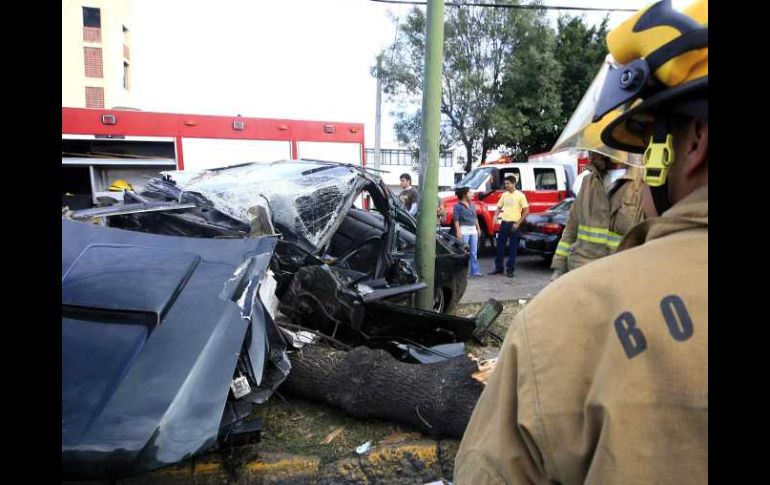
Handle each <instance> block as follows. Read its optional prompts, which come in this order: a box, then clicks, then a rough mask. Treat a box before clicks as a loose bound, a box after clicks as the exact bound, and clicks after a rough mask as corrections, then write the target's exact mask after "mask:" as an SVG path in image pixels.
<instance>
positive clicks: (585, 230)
mask: <svg viewBox="0 0 770 485" xmlns="http://www.w3.org/2000/svg"><path fill="white" fill-rule="evenodd" d="M586 169H587V170H590V171H591V173H590V174H589V175H588V176H586V177H585V178H584V179H583V184H582V188H581V189H580V192H579V193H578V196H577V198H576V199H575V202H574V203H573V204H572V208H571V209H570V215H569V219H568V220H567V225H566V226H565V228H564V232H563V233H562V236H561V240H560V241H559V244H558V245H557V246H556V254H554V257H553V261H552V262H551V269H554V270H558V271H561V272H562V273H566V272H567V271H572V270H574V269H577V268H579V267H580V266H582V265H584V264H586V263H588V262H590V261H593V260H595V259H599V258H602V257H604V256H607V255H609V254H612V253H614V252H615V250H616V249H617V247H618V244H620V240H621V239H622V238H623V236H624V235H625V234H626V233H627V232H628V231H629V230H630V229H631V228H632V227H634V226H635V225H636V224H637V223H638V222H640V221H641V220H642V219H644V213H643V211H642V187H643V186H644V185H643V184H644V182H643V180H642V176H641V175H642V174H641V170H639V169H636V168H633V167H632V168H629V169H628V171H627V172H626V174H625V175H624V176H623V177H621V178H620V180H618V181H617V182H616V183H615V185H614V187H613V188H612V190H611V191H610V192H609V194H608V193H607V192H606V191H605V189H604V184H603V183H602V176H603V172H601V171H599V170H598V168H597V167H596V165H594V164H593V163H592V164H589V165H588V166H587V167H586Z"/></svg>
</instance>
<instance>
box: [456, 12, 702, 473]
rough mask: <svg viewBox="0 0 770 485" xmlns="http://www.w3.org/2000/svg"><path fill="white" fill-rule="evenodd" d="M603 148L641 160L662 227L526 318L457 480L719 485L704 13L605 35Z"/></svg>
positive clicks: (558, 287)
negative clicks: (714, 458)
mask: <svg viewBox="0 0 770 485" xmlns="http://www.w3.org/2000/svg"><path fill="white" fill-rule="evenodd" d="M607 44H608V47H609V51H610V53H611V54H612V56H613V58H614V62H615V63H616V64H617V65H616V66H615V65H613V66H612V68H611V69H609V70H608V72H607V75H606V77H604V78H603V80H602V83H601V86H602V87H601V89H599V90H598V92H599V93H600V96H598V97H597V98H596V105H595V108H594V109H593V112H594V119H595V120H597V121H598V120H600V119H601V118H603V117H604V116H606V115H607V114H608V113H610V112H612V111H613V110H616V111H618V113H619V116H617V117H614V118H613V119H612V120H611V121H610V122H609V123H608V124H607V126H606V128H604V130H603V131H602V135H601V139H602V141H603V142H604V143H605V144H606V145H608V146H610V147H613V148H617V149H620V150H625V151H629V152H632V153H644V156H643V159H644V169H643V170H644V180H645V182H646V183H647V185H648V186H649V190H650V191H651V194H650V195H651V198H652V200H653V201H654V204H655V212H657V213H658V214H660V216H658V217H650V218H648V219H646V220H645V221H643V222H641V223H640V224H638V225H637V226H635V227H634V228H633V229H632V230H631V231H630V232H629V233H628V234H627V235H626V236H625V238H624V239H623V241H622V242H621V244H620V247H619V248H618V250H617V252H616V253H615V254H613V255H611V256H607V257H605V258H601V259H599V260H597V261H594V262H592V263H591V264H589V265H586V266H584V267H582V268H579V269H577V270H575V271H571V272H569V273H567V274H566V275H564V276H562V277H561V278H559V279H558V280H556V281H555V282H554V283H552V284H550V285H549V286H547V287H546V288H545V289H544V290H543V291H542V292H541V293H540V294H539V295H538V296H537V297H536V298H534V299H533V300H532V301H531V302H530V303H529V304H528V305H527V307H526V308H525V309H523V310H522V311H521V312H520V313H519V314H518V315H517V316H516V318H515V319H514V321H513V322H512V324H511V326H510V327H509V329H508V333H507V334H506V337H505V341H504V343H503V345H502V349H501V354H500V357H499V359H498V361H497V365H496V367H495V370H494V372H493V373H492V376H491V377H490V379H489V381H488V383H487V385H486V388H485V389H484V391H483V393H482V395H481V398H480V399H479V402H478V403H477V405H476V408H475V409H474V411H473V414H472V416H471V419H470V422H469V424H468V427H467V429H466V431H465V435H464V437H463V440H462V442H461V444H460V449H459V451H458V453H457V457H456V460H455V468H454V479H455V480H454V481H455V482H456V483H458V484H461V485H462V484H481V483H484V484H487V483H589V484H599V483H623V484H632V483H633V484H642V483H644V484H646V483H655V484H668V483H671V484H674V483H676V484H689V483H693V484H701V483H708V378H707V377H708V349H707V346H708V313H707V300H708V258H707V252H708V3H707V1H706V0H698V1H697V2H695V3H693V4H691V5H690V6H688V7H687V8H686V9H685V10H684V11H682V12H677V11H675V10H673V9H672V7H671V4H670V1H669V0H666V1H662V2H658V3H655V4H653V5H651V6H649V7H647V8H645V9H643V10H641V11H640V12H638V13H637V14H636V15H634V16H633V17H631V18H630V19H629V20H627V21H626V22H624V23H623V24H621V25H619V26H618V27H617V28H615V29H613V30H612V31H611V32H610V34H609V35H608V37H607Z"/></svg>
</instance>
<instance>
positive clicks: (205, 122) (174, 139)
mask: <svg viewBox="0 0 770 485" xmlns="http://www.w3.org/2000/svg"><path fill="white" fill-rule="evenodd" d="M299 158H305V159H316V160H328V161H336V162H344V163H352V164H357V165H366V152H365V149H364V125H363V124H362V123H348V122H331V121H300V120H285V119H267V118H246V117H242V116H240V115H238V116H210V115H191V114H179V113H152V112H144V111H137V110H128V109H111V110H102V109H82V108H62V205H69V206H70V208H72V209H76V208H85V207H90V206H91V205H92V204H94V203H96V202H97V198H98V197H100V196H105V195H113V196H114V195H115V194H114V193H110V192H109V191H108V188H109V186H110V185H111V184H112V183H113V182H115V181H116V180H123V181H126V182H128V183H129V184H131V185H132V186H134V188H140V187H141V186H142V185H143V184H144V183H145V182H146V181H147V180H148V179H149V178H151V177H156V176H158V174H159V173H160V172H161V171H165V170H204V169H210V168H217V167H225V166H229V165H236V164H239V163H247V162H261V161H265V162H270V161H275V160H285V159H299ZM65 202H66V204H65Z"/></svg>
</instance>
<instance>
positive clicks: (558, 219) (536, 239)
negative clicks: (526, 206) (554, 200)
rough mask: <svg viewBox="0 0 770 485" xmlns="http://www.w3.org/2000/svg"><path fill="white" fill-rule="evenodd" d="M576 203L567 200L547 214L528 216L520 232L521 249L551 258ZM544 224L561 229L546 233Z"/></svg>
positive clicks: (571, 199) (570, 199) (572, 200)
mask: <svg viewBox="0 0 770 485" xmlns="http://www.w3.org/2000/svg"><path fill="white" fill-rule="evenodd" d="M574 201H575V199H574V198H569V199H565V200H563V201H562V202H559V203H558V204H556V205H555V206H553V207H551V208H550V209H548V210H547V211H545V212H541V213H540V214H529V215H527V218H526V219H525V220H524V223H523V224H522V226H521V230H520V236H519V248H520V249H521V250H523V251H524V252H527V253H532V254H538V255H540V256H543V257H544V258H551V257H552V256H553V255H554V253H555V252H556V246H557V245H558V244H559V240H560V239H561V235H562V232H564V227H565V226H566V225H567V220H568V219H569V214H570V209H571V207H572V203H573V202H574ZM543 224H551V225H553V224H556V225H558V226H560V228H559V230H558V232H544V231H543V229H542V227H543V226H542V225H543Z"/></svg>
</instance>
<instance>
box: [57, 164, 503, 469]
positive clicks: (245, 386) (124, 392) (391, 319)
mask: <svg viewBox="0 0 770 485" xmlns="http://www.w3.org/2000/svg"><path fill="white" fill-rule="evenodd" d="M124 198H125V199H124V203H122V204H117V205H113V206H109V207H101V208H96V209H89V210H83V211H76V212H68V213H67V215H66V216H65V217H63V219H62V462H63V474H64V476H65V477H105V476H125V475H132V474H136V473H140V472H143V471H147V470H151V469H154V468H159V467H162V466H166V465H169V464H173V463H176V462H178V461H181V460H183V459H186V458H189V457H191V456H193V455H195V454H197V453H200V452H202V451H204V450H206V449H208V448H211V447H212V446H215V445H217V444H218V445H223V444H224V445H226V444H227V443H228V442H232V443H235V442H236V441H238V439H239V436H250V435H252V434H258V432H259V428H260V423H258V422H252V421H249V420H246V419H244V418H246V417H247V416H248V414H249V413H250V411H251V406H252V405H254V404H260V403H263V402H265V401H266V400H267V399H268V398H269V397H270V395H271V394H272V393H273V392H274V391H275V390H276V389H277V388H278V386H279V385H280V384H281V383H282V382H283V380H284V379H285V378H286V376H287V375H288V374H289V372H290V371H291V364H290V361H289V359H288V355H287V353H288V352H291V351H292V350H294V349H297V348H300V347H301V346H303V345H307V344H312V343H314V342H315V341H317V340H318V339H321V338H323V339H326V340H328V341H330V342H334V343H335V344H336V345H339V346H340V347H341V348H350V347H353V346H358V345H365V346H368V347H373V348H382V349H385V350H387V351H389V352H390V353H392V354H393V355H395V356H397V357H398V358H400V359H402V360H404V361H408V362H415V363H418V362H435V361H437V360H441V359H446V358H450V357H452V356H456V355H460V354H462V353H463V351H464V350H463V342H465V341H466V340H468V339H469V338H470V337H471V336H473V335H476V334H477V333H478V332H479V331H481V330H483V329H484V328H485V326H486V325H488V324H489V323H491V320H493V319H494V318H495V317H496V316H497V315H499V313H500V311H501V310H502V308H501V307H500V306H499V304H497V306H495V307H494V308H485V309H483V310H482V311H481V312H480V313H479V315H478V316H477V317H476V318H461V317H454V316H449V315H446V314H443V313H440V312H445V311H446V310H447V309H448V308H449V307H450V306H451V305H453V304H454V303H456V302H457V301H459V299H460V298H461V297H462V295H463V293H464V291H465V287H466V283H467V279H466V275H467V264H468V255H467V253H466V252H465V251H464V249H463V245H462V242H460V241H459V240H457V239H455V238H453V237H452V236H447V235H442V234H439V235H437V237H436V254H437V255H436V278H435V280H436V289H437V295H438V296H437V298H436V310H439V311H440V312H429V311H422V310H418V309H415V308H412V305H411V303H412V302H413V298H414V295H415V293H416V291H418V290H420V289H422V288H424V287H425V284H424V283H422V282H420V281H419V280H418V278H417V274H416V271H415V264H414V247H415V233H416V222H415V220H414V219H413V218H412V217H411V216H410V215H409V214H408V213H407V212H406V211H405V210H404V209H403V207H402V206H401V205H400V203H399V202H397V198H396V197H395V196H393V194H392V193H391V192H390V191H389V190H388V189H387V187H385V186H384V185H383V184H381V183H380V182H378V181H376V180H375V179H374V178H373V177H372V176H371V175H369V174H368V173H367V172H366V171H365V170H364V169H361V168H360V167H355V166H348V165H342V164H335V163H328V162H317V161H286V162H276V163H271V164H265V163H261V164H257V163H255V164H246V165H242V166H236V167H229V168H225V169H217V170H209V171H205V172H199V173H185V172H172V173H168V174H166V175H164V177H163V178H158V179H153V180H152V181H150V182H149V183H148V184H147V186H146V187H145V189H144V190H142V191H141V192H138V193H135V192H130V191H127V192H125V193H124ZM366 207H369V209H370V210H366ZM70 219H74V220H70ZM85 221H89V222H99V223H100V224H98V225H97V224H93V223H89V222H85ZM105 226H107V227H105Z"/></svg>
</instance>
